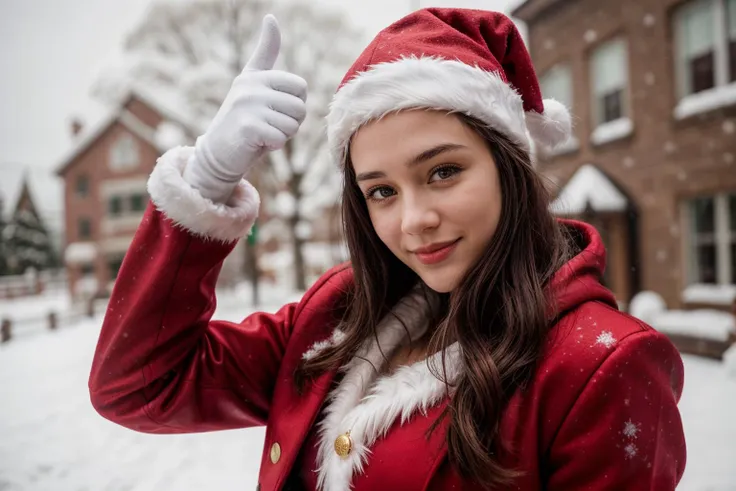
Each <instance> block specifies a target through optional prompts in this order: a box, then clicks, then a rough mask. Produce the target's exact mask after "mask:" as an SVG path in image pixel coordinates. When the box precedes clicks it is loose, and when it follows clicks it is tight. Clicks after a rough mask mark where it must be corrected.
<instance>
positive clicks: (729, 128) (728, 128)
mask: <svg viewBox="0 0 736 491" xmlns="http://www.w3.org/2000/svg"><path fill="white" fill-rule="evenodd" d="M722 128H723V132H724V133H726V134H731V133H733V132H736V123H734V122H733V121H731V120H730V119H727V120H726V121H724V122H723V125H722Z"/></svg>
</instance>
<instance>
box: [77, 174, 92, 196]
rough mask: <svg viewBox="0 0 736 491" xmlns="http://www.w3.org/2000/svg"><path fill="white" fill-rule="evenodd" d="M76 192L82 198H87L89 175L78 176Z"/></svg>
mask: <svg viewBox="0 0 736 491" xmlns="http://www.w3.org/2000/svg"><path fill="white" fill-rule="evenodd" d="M74 192H75V193H76V195H77V196H79V197H80V198H86V197H87V195H89V178H88V177H87V176H77V180H76V182H75V185H74Z"/></svg>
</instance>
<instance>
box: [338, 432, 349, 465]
mask: <svg viewBox="0 0 736 491" xmlns="http://www.w3.org/2000/svg"><path fill="white" fill-rule="evenodd" d="M352 449H353V441H352V440H351V439H350V432H349V431H348V432H347V433H345V434H343V435H340V436H338V437H337V438H335V453H336V454H337V455H339V456H340V457H341V458H343V459H344V458H345V457H347V456H348V455H350V451H351V450H352Z"/></svg>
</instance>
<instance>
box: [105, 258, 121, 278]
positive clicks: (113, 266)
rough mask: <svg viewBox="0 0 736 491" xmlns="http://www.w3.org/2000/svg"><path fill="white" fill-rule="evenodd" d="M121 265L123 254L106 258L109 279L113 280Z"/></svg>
mask: <svg viewBox="0 0 736 491" xmlns="http://www.w3.org/2000/svg"><path fill="white" fill-rule="evenodd" d="M122 265H123V256H113V257H110V258H108V260H107V268H108V270H109V272H110V279H111V280H115V279H117V277H118V273H119V272H120V267H121V266H122Z"/></svg>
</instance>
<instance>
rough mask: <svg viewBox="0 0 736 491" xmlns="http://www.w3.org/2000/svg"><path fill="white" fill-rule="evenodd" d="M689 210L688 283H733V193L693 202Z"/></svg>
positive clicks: (735, 277) (735, 280)
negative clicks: (689, 249) (689, 252)
mask: <svg viewBox="0 0 736 491" xmlns="http://www.w3.org/2000/svg"><path fill="white" fill-rule="evenodd" d="M688 208H689V210H688V211H689V221H690V230H691V244H692V245H691V247H692V250H691V254H690V282H691V283H700V284H714V285H715V284H720V285H728V284H736V193H729V194H718V195H715V196H708V197H701V198H697V199H693V200H691V201H690V202H689V203H688Z"/></svg>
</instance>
